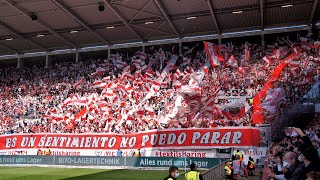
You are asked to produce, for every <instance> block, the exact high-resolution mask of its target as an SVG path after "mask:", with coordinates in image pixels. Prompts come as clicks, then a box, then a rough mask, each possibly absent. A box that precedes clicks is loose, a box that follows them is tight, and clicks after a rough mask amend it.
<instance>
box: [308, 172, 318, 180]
mask: <svg viewBox="0 0 320 180" xmlns="http://www.w3.org/2000/svg"><path fill="white" fill-rule="evenodd" d="M318 179H320V172H311V173H308V174H307V180H318Z"/></svg>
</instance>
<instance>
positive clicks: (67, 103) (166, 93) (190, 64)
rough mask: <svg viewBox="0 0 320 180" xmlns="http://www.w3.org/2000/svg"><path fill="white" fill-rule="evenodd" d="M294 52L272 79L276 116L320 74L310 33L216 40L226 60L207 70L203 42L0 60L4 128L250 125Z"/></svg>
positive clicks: (268, 109)
mask: <svg viewBox="0 0 320 180" xmlns="http://www.w3.org/2000/svg"><path fill="white" fill-rule="evenodd" d="M291 53H296V55H295V56H294V58H293V60H292V61H291V62H290V63H289V64H288V66H287V67H286V68H285V69H284V71H282V73H281V75H280V78H279V79H277V80H273V84H274V88H277V89H281V90H282V91H281V92H284V93H283V94H282V95H281V96H280V95H279V93H278V95H275V97H276V98H275V99H278V100H279V101H278V102H277V103H276V104H274V103H273V104H271V105H270V103H269V104H268V103H267V106H265V108H264V116H265V117H266V121H272V119H273V118H274V117H275V116H276V115H277V113H281V111H283V110H285V109H286V108H287V107H289V106H290V105H291V104H292V103H294V102H296V101H297V100H298V99H299V98H300V97H301V96H302V95H303V94H305V93H306V92H307V91H308V90H309V88H310V86H311V85H312V84H314V82H315V81H318V80H319V72H320V69H319V68H318V67H319V66H318V63H320V51H319V43H318V42H314V41H313V40H312V39H311V38H304V39H303V38H302V39H301V41H300V42H297V43H292V42H291V41H290V40H289V39H282V40H279V41H278V42H277V43H275V44H274V45H272V46H268V48H262V47H261V46H259V45H252V44H249V43H246V44H244V45H242V46H234V45H232V44H231V43H230V44H229V43H228V44H226V45H217V46H215V54H216V57H217V59H219V61H220V62H219V63H220V65H218V66H215V67H210V68H209V69H208V65H209V66H210V64H209V63H208V62H209V60H208V58H207V56H208V55H207V54H206V53H205V51H203V50H197V48H191V49H189V50H188V51H186V52H184V53H183V54H180V55H175V53H174V52H164V51H162V50H161V49H160V50H158V51H156V50H154V49H150V53H148V54H145V53H143V52H137V53H136V54H135V55H134V56H132V57H125V56H121V55H120V54H114V55H112V56H111V58H110V59H97V60H86V61H82V62H79V63H66V62H62V63H56V64H53V65H52V66H49V67H40V66H31V67H24V68H23V69H21V70H17V69H15V68H10V67H0V110H1V111H0V134H11V133H26V132H33V133H42V132H45V133H47V132H52V133H66V132H73V133H86V132H95V133H96V132H98V133H101V132H114V133H121V134H129V133H136V132H141V131H146V130H152V129H165V128H190V127H199V128H200V127H201V128H209V127H217V126H251V125H253V123H252V118H251V116H252V113H253V112H252V104H253V97H254V95H255V94H256V93H257V92H259V90H261V88H262V87H263V85H264V84H265V83H266V81H267V80H268V76H269V75H270V74H272V73H273V71H274V69H275V68H276V67H277V65H279V64H280V63H281V62H282V61H283V60H284V59H285V58H286V57H288V56H289V54H291ZM280 94H281V93H280Z"/></svg>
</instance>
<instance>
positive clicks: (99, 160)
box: [0, 155, 224, 169]
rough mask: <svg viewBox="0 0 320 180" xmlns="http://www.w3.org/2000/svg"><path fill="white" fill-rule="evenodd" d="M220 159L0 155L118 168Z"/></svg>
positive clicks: (7, 159) (9, 159) (4, 161)
mask: <svg viewBox="0 0 320 180" xmlns="http://www.w3.org/2000/svg"><path fill="white" fill-rule="evenodd" d="M223 160H224V159H223ZM221 161H222V159H220V158H184V157H181V158H174V157H105V156H6V155H1V156H0V165H56V166H59V165H61V166H88V167H95V166H99V167H106V168H110V167H118V168H163V169H168V168H169V167H170V166H177V167H179V168H185V167H189V165H190V164H191V163H195V164H196V165H197V167H198V168H200V169H209V168H211V167H214V166H216V165H217V164H219V163H220V162H221Z"/></svg>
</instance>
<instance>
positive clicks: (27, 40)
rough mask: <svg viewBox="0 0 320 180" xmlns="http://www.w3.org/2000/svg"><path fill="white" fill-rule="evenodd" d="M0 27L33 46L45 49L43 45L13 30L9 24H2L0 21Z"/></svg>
mask: <svg viewBox="0 0 320 180" xmlns="http://www.w3.org/2000/svg"><path fill="white" fill-rule="evenodd" d="M0 27H1V28H2V29H4V30H6V31H8V32H10V33H11V34H13V35H14V36H16V37H18V38H20V39H22V40H24V41H26V42H27V43H29V44H31V45H33V46H35V47H38V48H40V49H42V50H45V51H46V50H47V49H46V48H45V47H43V46H42V45H40V44H38V43H37V42H35V41H33V40H31V39H28V38H27V37H25V36H24V35H22V34H20V33H18V32H17V31H16V30H14V29H13V28H11V27H10V26H8V25H6V24H4V23H3V22H0Z"/></svg>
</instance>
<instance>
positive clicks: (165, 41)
mask: <svg viewBox="0 0 320 180" xmlns="http://www.w3.org/2000/svg"><path fill="white" fill-rule="evenodd" d="M309 29H311V26H305V25H300V26H291V27H283V28H274V29H265V30H263V31H261V30H255V31H242V32H241V31H240V32H233V33H223V34H221V35H219V34H211V35H203V36H191V37H184V38H182V39H179V38H172V39H162V40H161V39H160V40H153V41H148V42H131V43H124V44H114V45H113V46H96V47H90V48H87V47H83V48H80V49H78V51H79V52H93V51H102V50H109V49H121V48H132V47H141V46H154V45H161V44H175V43H179V42H194V41H207V40H212V39H219V38H220V39H221V38H222V39H224V38H235V37H244V36H257V35H262V34H274V33H284V32H296V31H305V30H309ZM76 51H77V49H65V50H56V51H51V52H35V53H26V54H20V55H16V54H12V55H4V56H0V60H5V59H15V58H18V57H20V58H26V57H40V56H46V55H47V54H49V55H58V54H70V53H76Z"/></svg>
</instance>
